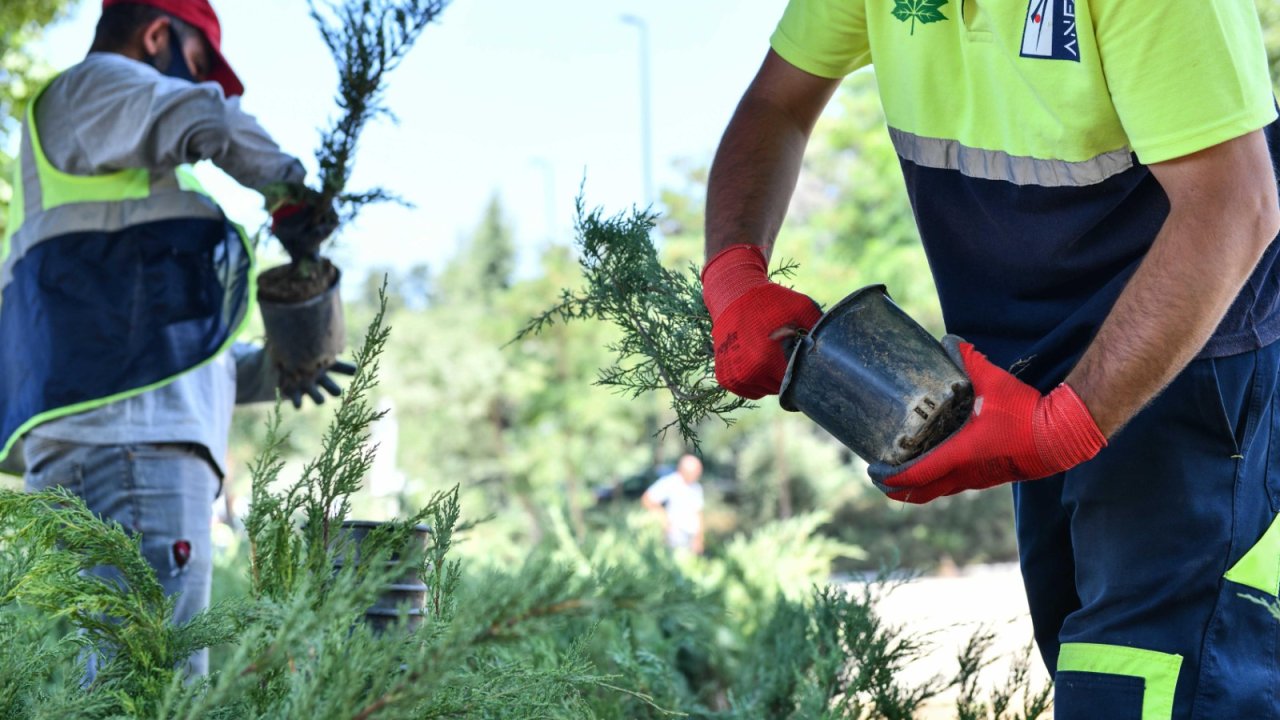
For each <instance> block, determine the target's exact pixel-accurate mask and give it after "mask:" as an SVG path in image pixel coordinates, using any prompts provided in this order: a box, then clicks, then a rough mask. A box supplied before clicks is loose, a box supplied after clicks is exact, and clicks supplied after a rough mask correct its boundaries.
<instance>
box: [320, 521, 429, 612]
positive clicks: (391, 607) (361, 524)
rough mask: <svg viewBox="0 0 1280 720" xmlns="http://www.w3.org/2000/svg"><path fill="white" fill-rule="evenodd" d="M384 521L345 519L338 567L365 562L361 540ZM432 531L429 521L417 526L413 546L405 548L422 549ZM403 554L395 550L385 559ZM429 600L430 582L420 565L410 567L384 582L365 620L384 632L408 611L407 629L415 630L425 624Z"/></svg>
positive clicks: (390, 560) (396, 559) (393, 560)
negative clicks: (389, 581)
mask: <svg viewBox="0 0 1280 720" xmlns="http://www.w3.org/2000/svg"><path fill="white" fill-rule="evenodd" d="M382 524H383V523H380V522H376V521H372V520H346V521H344V522H343V523H342V525H341V526H340V530H339V533H340V534H341V536H342V537H343V539H344V540H345V545H344V546H343V548H342V552H340V553H339V554H338V555H337V557H335V558H334V561H333V568H334V571H338V570H341V569H342V568H343V567H344V566H346V565H359V564H360V563H361V562H362V560H361V552H360V547H361V543H363V542H364V539H365V538H366V537H368V536H369V533H371V532H373V531H374V529H376V528H377V527H379V526H381V525H382ZM430 534H431V528H429V527H427V526H426V525H417V526H415V527H414V534H413V537H412V539H411V541H410V546H408V547H406V548H405V550H406V551H408V550H413V551H415V552H422V551H423V550H425V549H426V546H427V537H428V536H429V535H430ZM401 556H402V552H400V551H397V552H393V553H392V554H391V557H390V558H388V559H387V560H386V561H385V562H386V563H387V565H388V567H390V566H393V565H395V564H397V563H398V562H399V560H400V558H401ZM426 603H427V586H426V584H424V583H423V582H422V579H421V576H420V573H419V568H417V567H414V568H410V569H409V570H406V571H405V572H404V574H402V575H401V576H399V577H397V578H395V579H394V581H393V582H391V583H388V584H387V585H383V586H382V592H381V593H380V594H379V595H378V599H377V600H375V601H374V603H373V605H372V606H371V607H370V608H369V609H368V610H366V611H365V614H364V617H365V622H366V623H368V624H369V626H370V627H371V628H373V630H374V631H375V632H382V631H384V630H387V629H389V628H392V627H395V624H396V622H397V621H398V620H399V619H400V615H401V613H402V612H403V613H404V614H405V624H404V629H405V631H406V632H413V631H415V630H417V629H418V627H419V626H420V625H422V619H423V617H424V614H425V612H426V609H425V608H426Z"/></svg>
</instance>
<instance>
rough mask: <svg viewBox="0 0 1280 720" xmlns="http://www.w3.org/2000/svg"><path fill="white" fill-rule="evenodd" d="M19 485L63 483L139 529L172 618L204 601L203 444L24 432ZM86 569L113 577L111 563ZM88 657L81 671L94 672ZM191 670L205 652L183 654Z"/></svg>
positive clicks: (206, 479)
mask: <svg viewBox="0 0 1280 720" xmlns="http://www.w3.org/2000/svg"><path fill="white" fill-rule="evenodd" d="M25 452H26V460H27V468H28V470H27V475H26V488H27V490H28V491H31V492H35V491H39V490H45V489H48V488H51V487H54V486H59V485H60V486H63V487H66V488H68V489H70V490H71V491H72V492H74V493H75V494H76V495H78V496H80V497H81V498H82V499H83V500H84V502H85V505H87V506H88V507H89V509H90V510H92V511H93V512H94V513H96V514H97V515H98V516H100V517H103V518H106V519H110V520H114V521H116V522H117V523H119V524H120V525H121V526H122V527H123V528H124V529H125V530H126V531H127V532H129V533H131V534H138V535H141V536H142V554H143V556H144V557H145V558H146V559H147V562H148V563H150V564H151V567H152V568H153V569H155V571H156V577H157V579H158V580H159V581H160V585H161V586H162V587H163V588H164V592H165V594H166V595H177V605H176V607H175V610H174V621H175V622H176V623H178V624H182V623H185V622H187V621H189V620H190V619H191V618H192V617H194V616H195V615H196V614H197V613H199V612H200V611H201V610H204V609H205V608H207V607H208V606H209V586H210V584H211V581H212V579H213V562H212V558H211V557H210V555H211V552H212V540H211V538H210V523H211V521H212V515H213V512H212V509H211V507H210V506H211V505H212V503H213V500H214V498H216V497H217V495H218V491H219V488H220V484H221V483H220V480H219V478H218V475H217V473H216V472H215V471H214V469H213V466H212V465H211V464H210V463H209V461H208V460H207V456H206V454H205V451H204V449H203V448H201V447H200V446H198V445H191V444H186V443H166V444H161V445H82V444H79V443H68V442H63V441H60V440H48V439H43V438H39V437H34V436H28V437H27V439H26V441H25ZM92 573H93V574H94V575H98V576H99V577H103V578H107V579H117V580H118V579H119V578H120V573H119V571H117V570H116V569H115V568H112V567H98V568H95V569H94V570H93V571H92ZM95 666H96V659H95V658H90V660H89V678H90V679H91V678H92V676H93V674H94V673H95V672H96V667H95ZM187 670H188V672H189V673H190V674H192V675H203V674H205V673H207V672H208V670H209V651H208V650H207V649H204V650H200V651H199V652H197V653H196V654H194V655H192V656H191V658H190V659H189V660H188V661H187Z"/></svg>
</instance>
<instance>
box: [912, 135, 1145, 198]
mask: <svg viewBox="0 0 1280 720" xmlns="http://www.w3.org/2000/svg"><path fill="white" fill-rule="evenodd" d="M889 137H891V138H892V139H893V146H894V148H895V149H896V150H897V151H898V155H899V156H900V157H901V158H902V159H904V160H910V161H911V162H913V163H915V164H916V165H921V166H923V167H929V168H938V169H942V170H956V171H958V172H959V173H960V174H962V175H964V176H966V177H972V178H981V179H984V180H1005V181H1007V182H1011V183H1013V184H1014V185H1039V186H1041V187H1085V186H1088V185H1097V184H1098V183H1100V182H1102V181H1104V180H1106V179H1107V178H1110V177H1112V176H1114V175H1119V174H1120V173H1122V172H1124V171H1125V170H1128V169H1129V168H1131V167H1133V155H1132V153H1131V152H1130V150H1129V149H1128V148H1121V149H1119V150H1112V151H1111V152H1106V153H1103V154H1101V155H1098V156H1096V157H1092V158H1090V159H1088V160H1082V161H1080V162H1068V161H1066V160H1042V159H1040V158H1032V157H1022V156H1019V155H1010V154H1008V153H1006V152H1001V151H999V150H981V149H979V148H971V147H968V146H965V145H961V144H960V143H959V142H957V141H955V140H946V139H942V138H931V137H923V136H920V135H914V134H912V133H909V132H904V131H902V130H898V129H895V128H889Z"/></svg>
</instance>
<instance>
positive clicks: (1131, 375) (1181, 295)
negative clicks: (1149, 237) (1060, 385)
mask: <svg viewBox="0 0 1280 720" xmlns="http://www.w3.org/2000/svg"><path fill="white" fill-rule="evenodd" d="M1242 140H1244V139H1242ZM1233 142H1235V141H1233ZM1247 142H1255V143H1256V142H1261V140H1260V138H1258V139H1255V140H1252V141H1247ZM1255 149H1256V148H1255ZM1262 150H1263V151H1264V153H1265V144H1263V145H1262ZM1264 156H1265V155H1264ZM1270 175H1271V173H1270V168H1269V165H1268V167H1267V168H1266V172H1265V177H1263V178H1261V179H1260V178H1258V177H1257V176H1256V175H1250V174H1248V173H1239V174H1236V175H1234V176H1233V177H1232V179H1231V180H1229V181H1228V180H1226V179H1224V178H1218V179H1214V178H1205V181H1204V182H1203V183H1201V184H1198V185H1196V184H1192V185H1191V187H1193V188H1194V189H1193V190H1192V191H1191V192H1188V193H1178V192H1177V191H1176V190H1175V191H1174V192H1172V193H1171V205H1172V210H1171V212H1170V214H1169V217H1168V219H1167V220H1166V221H1165V224H1164V227H1163V228H1162V229H1161V231H1160V234H1159V235H1158V236H1157V238H1156V241H1155V243H1154V244H1153V245H1152V247H1151V250H1150V251H1149V252H1148V254H1147V257H1146V258H1145V259H1144V260H1143V261H1142V264H1141V265H1140V266H1139V267H1138V269H1137V271H1136V272H1135V273H1134V276H1133V278H1132V279H1130V281H1129V284H1128V285H1127V286H1126V287H1125V289H1124V291H1123V292H1122V293H1121V295H1120V297H1119V299H1118V300H1117V301H1116V304H1115V306H1114V308H1113V309H1112V311H1111V313H1110V314H1109V315H1108V316H1107V319H1106V321H1105V322H1104V323H1103V324H1102V327H1101V328H1100V329H1099V331H1098V334H1097V336H1096V337H1095V338H1094V340H1093V342H1092V343H1091V344H1090V345H1089V348H1088V349H1087V350H1086V352H1085V354H1084V356H1083V357H1082V358H1081V360H1080V362H1079V364H1078V365H1077V366H1076V368H1075V369H1074V370H1072V372H1071V374H1070V376H1068V378H1067V384H1069V385H1070V386H1071V387H1072V388H1073V389H1074V390H1075V391H1076V392H1077V393H1078V394H1079V395H1080V397H1081V399H1083V400H1084V402H1085V405H1086V406H1088V408H1089V410H1090V412H1091V413H1092V414H1093V417H1094V420H1095V421H1096V422H1097V424H1098V428H1099V429H1100V430H1101V431H1102V432H1103V434H1104V435H1107V436H1110V435H1111V434H1113V433H1114V432H1115V431H1116V430H1119V429H1120V428H1121V427H1122V426H1123V425H1124V424H1125V423H1126V422H1128V420H1129V419H1130V418H1132V417H1133V416H1134V415H1135V414H1136V413H1137V412H1138V411H1139V410H1141V409H1142V407H1143V406H1144V405H1145V404H1146V403H1147V402H1149V401H1150V400H1151V398H1153V397H1154V396H1155V395H1156V394H1157V393H1159V392H1160V390H1162V389H1163V388H1164V387H1165V386H1166V385H1167V384H1168V383H1169V382H1170V381H1171V380H1173V378H1174V377H1175V376H1176V375H1177V374H1178V373H1179V372H1181V371H1182V369H1183V368H1184V367H1186V365H1187V364H1188V363H1189V362H1190V361H1191V360H1192V359H1193V358H1194V357H1195V356H1196V354H1197V353H1199V351H1200V350H1201V348H1203V347H1204V345H1205V343H1206V342H1207V341H1208V339H1209V337H1210V336H1211V335H1212V334H1213V331H1214V329H1215V328H1216V327H1217V326H1218V323H1219V322H1220V321H1221V320H1222V318H1223V316H1224V315H1225V314H1226V312H1227V310H1228V309H1229V308H1230V306H1231V303H1232V301H1233V300H1234V299H1235V297H1236V295H1237V294H1238V293H1239V292H1240V289H1241V287H1242V286H1243V285H1244V283H1245V281H1246V280H1247V279H1248V278H1249V275H1250V273H1251V272H1252V271H1253V268H1254V266H1255V265H1256V264H1257V261H1258V259H1259V257H1260V256H1261V254H1262V252H1263V251H1264V250H1265V249H1266V247H1267V245H1268V244H1269V243H1270V241H1271V239H1272V238H1274V237H1275V234H1276V231H1277V224H1278V222H1280V220H1278V219H1277V210H1276V197H1275V192H1274V188H1275V186H1274V180H1272V179H1270ZM1259 182H1260V183H1262V185H1261V187H1262V188H1264V190H1262V191H1259V186H1258V185H1257V183H1259ZM1224 183H1225V185H1224ZM1246 183H1253V184H1250V185H1248V186H1241V185H1242V184H1246ZM1162 184H1165V181H1164V180H1162ZM1166 187H1168V185H1166Z"/></svg>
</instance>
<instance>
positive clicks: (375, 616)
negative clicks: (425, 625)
mask: <svg viewBox="0 0 1280 720" xmlns="http://www.w3.org/2000/svg"><path fill="white" fill-rule="evenodd" d="M426 614H427V613H426V611H425V610H423V609H421V608H408V609H406V610H405V611H404V618H405V622H404V629H405V631H406V632H409V633H412V632H414V631H415V630H417V629H418V628H419V627H421V626H422V620H423V619H424V618H425V617H426ZM400 615H401V611H400V610H379V609H371V610H369V611H368V612H366V613H365V614H364V619H365V622H366V623H368V624H369V627H370V628H372V629H373V631H374V632H375V633H379V634H380V633H382V632H385V631H387V630H394V629H395V627H396V623H398V622H400Z"/></svg>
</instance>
